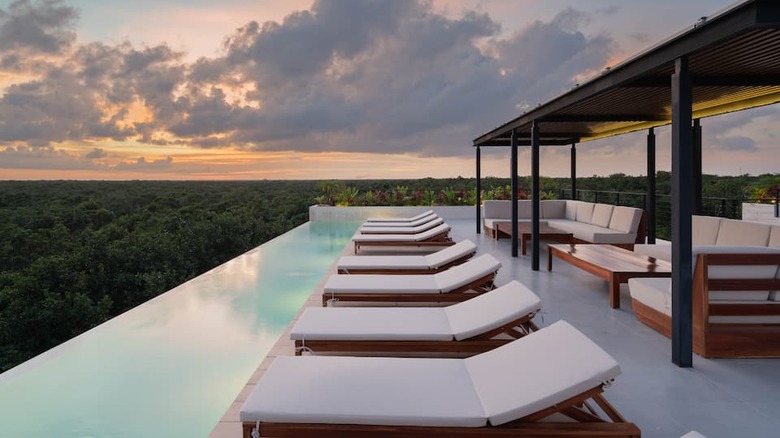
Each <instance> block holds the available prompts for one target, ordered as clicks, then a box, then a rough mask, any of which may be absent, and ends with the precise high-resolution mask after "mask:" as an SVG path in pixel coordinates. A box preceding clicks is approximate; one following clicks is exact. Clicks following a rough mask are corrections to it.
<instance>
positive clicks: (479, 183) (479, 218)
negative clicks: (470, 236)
mask: <svg viewBox="0 0 780 438" xmlns="http://www.w3.org/2000/svg"><path fill="white" fill-rule="evenodd" d="M481 155H482V154H481V152H480V148H479V146H477V200H476V202H477V234H479V233H481V232H482V223H481V222H482V210H481V208H482V205H481V204H482V173H481V170H482V161H481Z"/></svg>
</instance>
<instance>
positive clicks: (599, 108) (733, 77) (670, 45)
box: [474, 0, 780, 146]
mask: <svg viewBox="0 0 780 438" xmlns="http://www.w3.org/2000/svg"><path fill="white" fill-rule="evenodd" d="M684 56H687V57H688V62H689V69H690V74H691V79H692V84H693V117H694V118H704V117H709V116H714V115H719V114H724V113H728V112H733V111H739V110H743V109H748V108H753V107H758V106H762V105H769V104H773V103H777V102H780V1H777V0H746V1H743V2H740V3H738V4H735V5H733V6H731V7H729V8H727V9H725V10H723V11H721V12H719V13H717V14H716V15H714V16H711V17H708V18H706V19H705V18H703V19H702V20H700V21H699V22H698V23H696V24H695V25H694V26H692V27H691V28H690V29H688V30H685V31H683V32H681V33H679V34H677V35H675V36H673V37H671V38H670V39H668V40H666V41H664V42H662V43H660V44H658V45H656V46H654V47H652V48H650V49H648V50H646V51H644V52H642V53H640V54H638V55H636V56H634V57H633V58H630V59H628V60H626V61H623V62H622V63H620V64H618V65H617V66H615V67H612V68H608V69H605V70H604V71H603V72H602V74H601V75H599V76H598V77H596V78H594V79H592V80H590V81H588V82H586V83H584V84H582V85H579V86H577V87H575V88H574V89H572V90H570V91H569V92H567V93H564V94H563V95H561V96H559V97H557V98H555V99H553V100H550V101H548V102H547V103H545V104H543V105H540V106H538V107H536V108H534V109H533V110H531V111H528V112H526V113H525V114H522V115H521V116H519V117H517V118H515V119H513V120H511V121H509V122H507V123H505V124H503V125H501V126H499V127H498V128H495V129H493V130H491V131H489V132H487V133H485V134H483V135H481V136H480V137H478V138H476V139H475V140H474V146H509V145H510V134H511V132H512V131H513V130H515V133H516V135H517V136H518V139H519V144H520V145H524V144H525V145H528V144H530V138H531V126H532V124H533V122H534V121H536V122H537V124H538V126H539V132H540V144H542V145H568V144H572V143H578V142H585V141H589V140H596V139H599V138H604V137H609V136H613V135H619V134H624V133H628V132H633V131H638V130H643V129H647V128H651V127H655V126H662V125H667V124H670V123H671V116H672V109H671V105H672V103H671V100H672V92H671V83H672V81H671V77H672V75H673V73H674V63H675V60H676V59H678V58H680V57H684Z"/></svg>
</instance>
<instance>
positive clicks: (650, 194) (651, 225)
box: [645, 128, 656, 243]
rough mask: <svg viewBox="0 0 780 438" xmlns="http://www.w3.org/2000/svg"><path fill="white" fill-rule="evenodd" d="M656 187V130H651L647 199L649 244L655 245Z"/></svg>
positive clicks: (648, 141) (648, 149) (648, 142)
mask: <svg viewBox="0 0 780 438" xmlns="http://www.w3.org/2000/svg"><path fill="white" fill-rule="evenodd" d="M655 187H656V186H655V129H654V128H650V130H649V131H648V132H647V196H646V197H645V211H646V213H647V217H646V218H645V219H647V243H655V230H656V227H655V225H656V216H655V211H656V210H655V207H656V197H655Z"/></svg>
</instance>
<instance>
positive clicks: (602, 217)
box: [590, 204, 614, 228]
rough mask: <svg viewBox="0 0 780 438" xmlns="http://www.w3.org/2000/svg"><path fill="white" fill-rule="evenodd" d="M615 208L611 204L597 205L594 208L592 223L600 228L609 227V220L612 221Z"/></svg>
mask: <svg viewBox="0 0 780 438" xmlns="http://www.w3.org/2000/svg"><path fill="white" fill-rule="evenodd" d="M613 208H614V206H612V205H609V204H596V205H594V206H593V216H591V218H590V223H591V224H593V225H598V226H599V227H604V228H607V227H609V220H610V219H612V209H613Z"/></svg>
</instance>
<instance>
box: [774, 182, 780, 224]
mask: <svg viewBox="0 0 780 438" xmlns="http://www.w3.org/2000/svg"><path fill="white" fill-rule="evenodd" d="M775 217H780V187H777V188H776V189H775Z"/></svg>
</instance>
